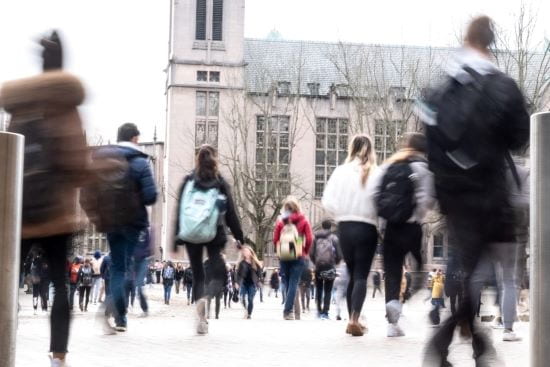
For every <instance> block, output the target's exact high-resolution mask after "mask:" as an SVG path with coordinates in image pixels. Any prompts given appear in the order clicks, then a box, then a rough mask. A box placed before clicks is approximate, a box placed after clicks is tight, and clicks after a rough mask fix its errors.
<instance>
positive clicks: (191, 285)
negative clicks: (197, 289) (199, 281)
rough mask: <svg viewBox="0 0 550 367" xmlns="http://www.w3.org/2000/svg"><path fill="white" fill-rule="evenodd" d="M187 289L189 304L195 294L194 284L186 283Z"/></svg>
mask: <svg viewBox="0 0 550 367" xmlns="http://www.w3.org/2000/svg"><path fill="white" fill-rule="evenodd" d="M185 289H186V290H187V302H189V301H191V295H192V293H193V283H185ZM193 300H194V298H193Z"/></svg>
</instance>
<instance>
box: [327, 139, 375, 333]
mask: <svg viewBox="0 0 550 367" xmlns="http://www.w3.org/2000/svg"><path fill="white" fill-rule="evenodd" d="M376 169H377V166H376V157H375V154H374V146H373V144H372V142H371V139H370V138H369V137H368V136H367V135H357V136H355V137H354V138H353V139H352V141H351V143H350V145H349V148H348V158H347V160H346V163H345V164H343V165H341V166H339V167H337V168H336V170H335V171H334V173H333V174H332V176H331V177H330V179H329V180H328V182H327V186H326V188H325V192H324V193H323V199H322V202H323V206H324V207H325V209H326V210H327V211H328V212H329V213H331V214H332V215H333V216H334V219H335V220H336V221H337V222H338V238H339V239H340V246H341V248H342V253H343V256H344V261H345V262H346V264H347V268H348V272H349V277H350V280H349V285H348V289H347V297H346V298H347V306H348V312H349V315H350V319H349V323H348V326H347V329H346V332H347V333H348V334H351V335H353V336H362V335H363V334H364V333H365V332H366V330H367V328H366V327H365V326H364V325H362V324H361V323H360V322H359V318H360V316H361V310H362V308H363V304H364V302H365V297H366V294H367V277H368V275H369V272H370V266H371V263H372V259H373V257H374V254H375V251H376V246H377V243H378V232H377V229H376V226H377V224H378V217H377V215H376V209H375V207H374V201H373V196H372V193H371V192H369V190H368V185H367V182H368V181H369V179H370V176H371V175H372V174H373V173H374V172H376Z"/></svg>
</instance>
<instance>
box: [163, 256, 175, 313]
mask: <svg viewBox="0 0 550 367" xmlns="http://www.w3.org/2000/svg"><path fill="white" fill-rule="evenodd" d="M175 278H176V269H175V268H174V264H172V262H171V261H168V262H167V263H166V264H164V269H162V284H163V285H164V304H165V305H169V304H170V295H171V294H172V287H173V286H174V279H175Z"/></svg>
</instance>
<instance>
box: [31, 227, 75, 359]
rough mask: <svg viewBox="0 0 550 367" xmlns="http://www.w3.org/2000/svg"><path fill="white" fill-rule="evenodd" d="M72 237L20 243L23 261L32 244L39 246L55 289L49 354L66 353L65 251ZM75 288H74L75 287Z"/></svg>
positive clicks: (38, 239)
mask: <svg viewBox="0 0 550 367" xmlns="http://www.w3.org/2000/svg"><path fill="white" fill-rule="evenodd" d="M71 240H72V235H71V234H63V235H57V236H51V237H44V238H35V239H26V240H23V241H22V242H21V257H22V259H25V257H26V256H27V253H28V252H29V250H30V248H31V247H32V245H34V244H38V245H40V247H41V248H42V250H43V251H44V256H45V258H46V261H47V262H48V269H49V272H50V279H51V281H52V283H53V285H54V287H55V296H54V300H53V306H52V312H51V322H50V325H51V326H50V330H51V333H50V352H52V353H67V346H68V344H69V325H70V321H71V313H70V310H69V297H68V295H67V263H66V262H67V250H68V248H69V246H70V244H71ZM75 288H76V287H75Z"/></svg>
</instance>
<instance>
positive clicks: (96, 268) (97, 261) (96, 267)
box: [91, 250, 102, 305]
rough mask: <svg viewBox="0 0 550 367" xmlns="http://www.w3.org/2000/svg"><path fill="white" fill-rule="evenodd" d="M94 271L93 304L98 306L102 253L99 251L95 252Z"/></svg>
mask: <svg viewBox="0 0 550 367" xmlns="http://www.w3.org/2000/svg"><path fill="white" fill-rule="evenodd" d="M91 261H92V270H93V272H94V275H93V282H92V302H93V304H94V305H96V304H97V301H98V299H99V293H100V292H99V291H100V289H101V281H102V279H101V271H100V268H101V252H100V251H99V250H97V251H95V252H94V256H93V258H92V260H91Z"/></svg>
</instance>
